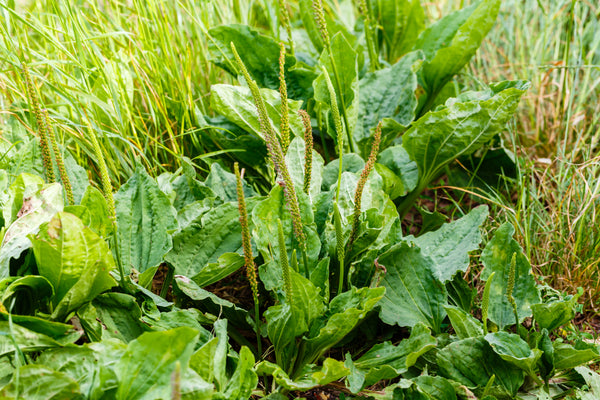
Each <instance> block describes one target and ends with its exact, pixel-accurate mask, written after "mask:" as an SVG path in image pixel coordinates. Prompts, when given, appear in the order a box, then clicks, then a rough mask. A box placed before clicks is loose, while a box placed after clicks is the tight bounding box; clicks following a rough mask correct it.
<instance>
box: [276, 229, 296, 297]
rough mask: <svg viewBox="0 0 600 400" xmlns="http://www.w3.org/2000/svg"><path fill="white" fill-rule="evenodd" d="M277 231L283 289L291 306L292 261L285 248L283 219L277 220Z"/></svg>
mask: <svg viewBox="0 0 600 400" xmlns="http://www.w3.org/2000/svg"><path fill="white" fill-rule="evenodd" d="M277 232H278V234H279V264H280V265H281V273H282V275H283V290H284V292H285V298H286V300H287V302H288V303H289V305H290V306H292V305H293V299H292V297H293V296H292V278H291V276H290V263H289V261H288V256H287V249H286V248H285V236H284V234H283V225H281V220H280V219H278V220H277Z"/></svg>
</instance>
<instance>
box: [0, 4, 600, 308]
mask: <svg viewBox="0 0 600 400" xmlns="http://www.w3.org/2000/svg"><path fill="white" fill-rule="evenodd" d="M9 3H10V2H9ZM7 4H8V3H7ZM332 4H334V5H337V7H339V8H341V10H340V13H341V14H342V15H343V7H348V6H349V4H351V3H350V2H347V1H346V2H340V3H338V2H333V3H332ZM468 4H470V1H468V0H462V1H452V0H439V1H432V2H429V3H425V5H426V10H427V11H428V17H429V19H430V20H436V19H438V18H440V17H441V16H443V15H447V14H448V13H450V12H451V11H453V10H456V9H459V8H461V7H464V6H465V5H468ZM18 5H19V7H21V8H22V9H26V10H29V11H30V12H31V14H28V17H26V19H24V20H22V21H21V22H22V23H19V24H13V25H3V26H2V29H3V33H4V34H3V38H4V41H5V43H4V46H3V48H2V50H1V51H3V52H4V53H3V55H2V71H3V76H4V79H3V80H2V81H1V82H0V90H1V93H2V97H0V108H2V109H5V110H6V109H8V105H9V104H11V103H14V102H19V101H21V102H26V98H25V97H24V96H25V93H26V91H25V88H24V87H23V84H22V82H21V81H20V79H19V78H18V71H19V69H18V68H16V66H18V64H16V59H15V56H16V54H19V52H21V51H22V50H19V49H20V48H21V49H22V48H26V49H28V50H27V51H28V52H30V54H25V57H26V58H29V59H30V60H32V61H31V62H32V66H31V67H32V69H33V71H34V74H35V76H36V77H37V78H38V79H40V80H42V81H43V82H45V83H46V85H44V90H43V91H42V92H41V93H40V94H41V95H42V97H43V99H44V103H45V104H46V105H47V106H48V107H49V109H50V110H51V112H52V110H56V111H62V110H65V111H66V112H60V113H58V112H57V113H56V114H55V115H51V118H52V119H53V121H52V123H53V125H54V126H56V127H57V130H58V133H59V135H60V137H61V141H62V143H64V144H67V145H70V146H71V148H72V149H73V150H74V152H75V155H76V159H77V161H78V163H80V164H81V165H87V166H89V167H90V168H92V169H93V168H95V167H94V165H95V164H94V163H93V162H89V161H88V160H90V158H93V155H92V154H93V151H92V144H91V143H90V141H89V138H88V137H87V135H85V133H84V130H83V129H82V127H81V124H80V121H78V116H79V115H82V114H84V113H87V114H93V115H89V117H90V118H91V119H92V120H94V121H97V123H98V124H97V125H96V126H95V127H94V128H95V129H97V130H98V133H99V134H100V137H101V143H102V144H103V149H104V151H105V152H106V153H107V157H106V160H107V163H108V168H109V171H110V174H111V178H112V180H113V182H114V185H115V187H118V186H119V184H121V183H123V182H124V180H125V179H126V178H127V177H129V176H130V175H131V174H132V173H133V169H134V160H135V158H136V157H141V159H142V162H143V163H144V165H145V166H146V167H147V168H148V169H149V171H153V173H154V174H155V175H158V174H159V173H160V172H162V171H165V170H174V169H176V167H178V166H179V163H180V159H181V157H182V156H187V157H190V158H191V159H192V160H193V162H194V164H195V166H196V167H197V168H199V169H200V170H201V171H202V170H203V171H208V166H209V165H210V163H211V162H212V161H213V160H214V159H216V158H217V157H218V156H221V155H222V153H223V152H221V151H219V150H218V149H215V148H214V146H213V145H212V143H210V139H207V138H206V137H203V136H202V134H201V129H202V128H201V123H200V122H201V121H200V120H199V116H201V115H211V109H210V104H209V102H208V96H209V93H210V86H211V85H212V84H214V83H216V82H224V81H230V79H231V78H230V77H229V76H227V75H226V74H225V73H224V72H223V70H221V69H220V68H218V67H216V66H215V65H214V64H212V63H210V62H209V61H208V58H209V57H208V50H207V48H208V42H207V39H206V35H204V34H203V32H205V31H206V30H207V29H209V28H210V27H213V26H217V25H220V24H229V23H243V24H249V25H251V26H257V27H261V28H262V29H264V30H265V31H268V32H274V33H275V35H276V36H278V35H279V34H280V33H279V32H278V28H277V26H278V21H277V12H276V9H275V6H276V4H273V3H272V2H269V1H264V0H255V1H251V0H244V1H242V0H222V1H218V2H217V1H201V2H195V1H191V0H178V1H167V2H159V1H141V0H130V1H124V2H114V1H95V2H88V1H82V0H77V1H70V2H64V1H58V0H43V1H35V2H29V1H27V0H20V1H18ZM290 7H291V12H292V15H293V14H294V12H296V11H297V9H296V8H297V4H295V3H294V2H290ZM82 10H85V12H81V11H82ZM599 20H600V6H599V5H598V4H596V3H595V2H594V1H591V0H590V1H588V0H579V1H576V0H504V1H503V2H502V6H501V11H500V15H499V17H498V20H497V23H496V25H495V27H494V28H493V29H492V31H491V32H490V34H489V35H488V36H487V38H486V39H485V41H484V44H483V46H482V48H481V49H480V50H479V51H478V53H477V54H476V56H475V57H474V59H473V60H472V62H471V63H470V65H469V68H467V69H466V70H464V71H463V73H462V74H461V75H460V77H459V78H458V79H457V84H462V85H464V86H466V87H471V88H474V89H475V88H477V87H481V86H482V85H483V84H484V83H485V82H493V81H499V80H505V79H527V80H530V81H531V82H532V87H531V89H530V90H529V92H528V94H527V95H526V96H525V98H524V100H523V101H522V102H521V105H520V110H519V112H518V116H517V117H516V118H515V119H514V121H513V123H512V124H511V129H510V134H509V135H506V137H504V138H503V139H504V141H505V142H504V145H505V147H507V148H512V149H513V154H514V156H515V160H516V161H517V163H516V166H517V168H518V171H517V173H516V174H512V176H509V177H508V180H507V182H506V183H505V185H506V187H507V188H508V190H504V191H502V190H490V188H484V189H483V191H481V190H482V188H481V187H475V186H474V187H472V188H470V189H472V190H470V191H475V192H476V193H477V194H478V195H479V196H480V197H479V198H478V201H479V202H483V203H487V204H491V205H492V206H494V209H493V212H492V214H493V215H495V216H496V217H497V221H499V222H501V221H502V220H508V221H510V222H512V223H513V224H515V227H516V229H517V237H518V240H519V242H520V243H521V244H522V245H523V246H524V248H525V250H526V254H527V255H528V257H529V258H530V260H531V262H532V264H533V265H534V267H535V269H536V272H537V274H538V277H539V279H541V280H544V281H545V282H547V283H548V284H550V285H551V286H553V287H555V288H557V289H559V290H564V291H566V292H569V293H575V292H576V291H577V288H579V287H581V288H583V291H584V296H583V298H582V300H584V304H585V305H584V309H585V310H586V311H587V312H590V313H592V314H596V313H597V312H598V311H600V309H599V308H598V307H599V306H598V301H599V300H600V276H599V263H600V256H599V254H600V232H599V230H600V225H599V224H598V221H597V218H598V212H599V211H600V208H599V207H600V203H599V200H598V199H599V196H600V180H599V179H598V175H599V172H600V169H599V168H600V165H599V161H600V158H599V157H600V156H599V155H598V142H599V140H600V139H599V135H598V127H599V123H600V101H599V100H600V99H599V98H600V87H599V86H600V66H599V64H600V21H599ZM296 23H299V21H298V20H296ZM348 23H350V21H349V22H348ZM127 32H135V33H136V35H130V34H128V33H127ZM81 78H84V79H81ZM84 99H85V102H92V103H94V104H95V105H96V106H97V107H94V108H93V109H89V110H88V109H86V107H84V105H83V100H84ZM65 107H66V108H65ZM7 115H8V114H6V112H4V116H5V117H7ZM446 183H447V182H446ZM446 186H452V185H451V184H450V183H449V184H448V185H446ZM464 195H465V193H462V194H461V193H456V192H453V191H452V190H451V189H450V188H449V187H444V185H442V186H441V187H440V189H439V190H438V191H435V192H432V193H431V196H432V204H430V205H429V206H431V207H432V210H431V211H434V210H435V209H437V208H438V207H447V205H448V201H450V203H452V201H453V200H452V199H457V198H460V197H462V196H464ZM457 196H458V197H457ZM442 200H444V201H442ZM454 204H455V205H456V206H457V207H458V205H457V203H456V202H454ZM449 212H450V213H451V214H452V213H453V211H452V210H448V209H446V210H444V213H446V214H448V213H449Z"/></svg>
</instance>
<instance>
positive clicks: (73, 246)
mask: <svg viewBox="0 0 600 400" xmlns="http://www.w3.org/2000/svg"><path fill="white" fill-rule="evenodd" d="M30 238H31V242H32V245H33V253H34V255H35V259H36V262H37V266H38V270H39V273H40V275H42V276H44V277H45V278H46V279H48V280H49V281H50V283H51V284H52V286H53V287H54V290H55V292H56V293H55V296H54V299H53V304H54V312H53V313H52V318H53V319H56V320H60V319H63V318H65V317H67V316H68V315H69V313H71V312H73V311H75V310H77V309H78V308H79V307H81V306H82V305H83V304H85V303H87V302H89V301H91V300H93V299H94V298H95V297H96V296H98V295H99V294H100V293H102V292H104V291H106V290H108V289H110V288H111V287H113V286H115V285H116V282H115V280H114V279H113V278H112V277H111V276H110V274H109V272H110V271H111V270H113V269H114V268H115V262H114V260H113V258H112V253H111V251H110V249H109V248H108V245H107V244H106V242H105V241H104V240H103V239H102V238H101V237H100V236H98V235H97V234H96V233H95V232H94V231H92V230H91V229H89V228H87V227H86V226H84V225H83V222H81V220H80V219H79V218H77V217H75V216H74V215H72V214H69V213H66V212H59V213H58V214H56V215H55V216H54V218H52V220H51V221H50V222H48V223H46V224H44V225H42V226H41V227H40V232H39V233H38V234H37V235H36V236H35V237H33V236H31V237H30Z"/></svg>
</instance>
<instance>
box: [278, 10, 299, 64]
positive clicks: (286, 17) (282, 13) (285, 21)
mask: <svg viewBox="0 0 600 400" xmlns="http://www.w3.org/2000/svg"><path fill="white" fill-rule="evenodd" d="M279 19H280V21H281V24H282V25H283V27H284V28H285V31H286V32H287V35H288V46H290V53H292V55H294V54H295V52H294V40H293V39H292V26H291V24H290V14H289V12H288V9H287V1H285V0H279Z"/></svg>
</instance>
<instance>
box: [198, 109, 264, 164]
mask: <svg viewBox="0 0 600 400" xmlns="http://www.w3.org/2000/svg"><path fill="white" fill-rule="evenodd" d="M197 117H198V119H199V121H198V123H199V125H200V128H201V130H200V132H199V135H201V139H202V142H203V144H204V146H206V149H207V150H208V151H223V150H224V151H229V152H232V153H233V152H235V157H236V159H238V160H239V162H240V163H244V164H247V165H249V166H251V167H252V168H257V169H266V166H267V146H266V145H265V141H264V140H263V139H262V138H261V137H257V136H255V135H254V134H249V133H248V132H246V131H245V130H243V129H242V128H240V127H239V126H237V125H235V124H233V123H231V122H230V121H229V120H228V119H227V118H225V117H223V116H221V115H217V116H215V117H213V118H210V117H207V116H201V115H197Z"/></svg>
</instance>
